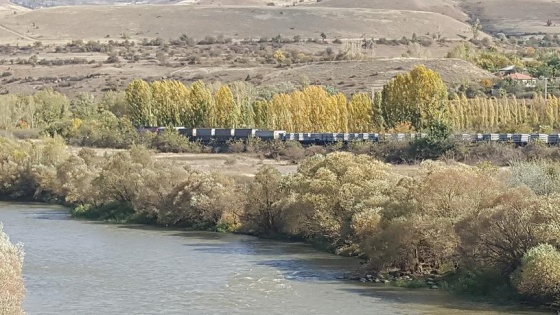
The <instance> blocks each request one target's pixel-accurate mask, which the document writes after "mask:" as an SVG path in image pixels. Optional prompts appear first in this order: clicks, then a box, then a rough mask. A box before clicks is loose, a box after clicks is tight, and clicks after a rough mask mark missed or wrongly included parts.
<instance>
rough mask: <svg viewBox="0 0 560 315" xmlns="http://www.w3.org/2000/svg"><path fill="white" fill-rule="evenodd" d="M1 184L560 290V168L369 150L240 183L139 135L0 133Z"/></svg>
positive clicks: (401, 266)
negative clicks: (381, 155) (91, 140)
mask: <svg viewBox="0 0 560 315" xmlns="http://www.w3.org/2000/svg"><path fill="white" fill-rule="evenodd" d="M0 167H2V170H3V172H2V173H1V174H0V196H2V197H11V198H15V199H38V200H49V201H57V202H61V203H65V204H67V205H70V206H73V207H74V210H73V211H72V213H73V215H75V216H79V217H86V218H91V219H102V220H111V221H118V222H140V223H150V224H161V225H169V226H177V227H193V228H199V229H214V230H225V231H238V232H243V233H250V234H256V235H263V236H270V235H275V236H284V237H289V238H295V239H300V240H306V241H309V242H312V243H315V244H321V245H322V246H324V247H325V248H328V249H330V250H332V251H334V252H336V253H338V254H344V255H354V256H361V257H364V258H366V259H367V261H368V266H369V268H370V270H372V271H377V272H384V271H388V270H400V271H401V272H403V273H409V274H413V275H418V274H440V275H442V274H447V275H449V274H452V275H454V276H453V277H455V280H450V279H453V277H449V276H448V277H446V278H444V279H445V280H447V281H448V282H447V284H446V282H442V283H441V285H447V286H448V287H449V288H451V289H454V290H457V291H461V292H465V291H466V292H472V291H477V293H478V294H481V295H486V296H490V297H493V295H494V294H498V293H499V294H509V295H508V297H510V298H522V299H526V300H528V301H532V302H535V303H541V304H547V303H554V302H557V301H558V299H559V298H560V288H559V287H558V283H560V259H558V257H560V253H559V252H558V248H559V246H560V242H559V240H560V229H559V226H560V212H559V209H558V207H556V206H555V205H557V204H558V202H560V166H558V165H557V164H550V163H544V162H532V163H529V162H524V163H519V164H514V165H513V166H512V167H511V169H510V170H507V171H503V170H499V169H496V168H493V167H491V166H489V165H488V164H483V165H481V166H479V167H469V166H465V165H462V164H453V163H451V164H444V163H441V162H425V163H423V164H422V165H421V167H420V168H419V170H418V171H417V172H415V173H414V174H412V175H408V176H405V175H402V174H399V173H397V172H395V171H394V170H393V169H392V168H391V167H389V166H388V165H387V164H385V163H382V162H380V161H377V160H375V159H373V158H371V157H368V156H366V155H354V154H351V153H344V152H335V153H330V154H327V155H321V154H319V155H315V156H313V157H310V158H307V159H305V160H304V161H303V162H302V163H301V164H300V166H299V167H298V170H297V172H296V173H294V174H290V175H287V176H283V175H281V174H280V172H279V171H278V170H276V169H275V168H273V167H270V166H265V167H263V168H262V169H261V170H260V171H259V173H258V174H257V175H256V177H255V179H254V181H253V182H252V183H250V184H249V185H248V186H244V185H238V184H236V183H235V182H234V181H233V180H232V179H230V178H228V177H225V176H222V175H219V174H212V173H204V172H200V171H195V170H192V169H189V168H184V167H180V166H178V165H175V164H172V163H168V162H163V161H161V160H157V159H154V158H153V157H152V153H151V152H150V151H147V150H145V149H143V148H142V147H133V148H132V149H131V150H129V151H122V152H117V153H113V154H106V155H104V156H98V155H96V154H95V152H94V151H92V150H91V149H82V150H81V151H79V152H78V153H71V151H69V150H68V149H67V148H66V147H65V144H64V141H63V140H62V139H60V138H55V139H44V141H42V142H39V143H37V142H35V143H32V142H21V141H12V140H8V139H5V138H0Z"/></svg>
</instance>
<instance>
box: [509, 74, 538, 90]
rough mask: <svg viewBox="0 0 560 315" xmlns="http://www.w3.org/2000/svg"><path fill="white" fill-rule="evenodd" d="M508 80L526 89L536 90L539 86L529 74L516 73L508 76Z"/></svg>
mask: <svg viewBox="0 0 560 315" xmlns="http://www.w3.org/2000/svg"><path fill="white" fill-rule="evenodd" d="M506 78H509V79H511V80H512V81H513V82H515V83H517V84H519V85H522V86H524V87H526V88H534V87H536V86H537V79H535V78H533V77H532V76H530V75H527V74H523V73H519V72H515V73H511V74H508V75H507V76H506Z"/></svg>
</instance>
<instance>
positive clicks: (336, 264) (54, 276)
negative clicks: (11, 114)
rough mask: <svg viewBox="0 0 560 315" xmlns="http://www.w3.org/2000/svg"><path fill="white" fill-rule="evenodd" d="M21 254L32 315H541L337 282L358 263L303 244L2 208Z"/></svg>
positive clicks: (53, 210)
mask: <svg viewBox="0 0 560 315" xmlns="http://www.w3.org/2000/svg"><path fill="white" fill-rule="evenodd" d="M0 221H2V222H3V223H4V230H5V232H6V233H7V234H8V235H9V236H10V238H11V240H12V241H13V242H22V243H24V247H25V252H26V256H25V267H24V277H25V284H26V288H27V298H26V301H25V309H26V311H27V312H28V314H403V315H404V314H472V313H477V314H487V315H498V314H500V315H501V314H542V313H537V312H531V311H529V310H525V311H521V310H519V309H512V308H507V307H499V308H497V307H493V306H488V305H481V304H475V303H469V302H466V301H457V300H455V299H454V298H452V297H451V296H449V295H447V294H446V293H444V292H436V291H431V290H403V289H398V288H392V287H388V286H379V285H377V286H374V285H371V284H362V283H359V282H353V281H345V280H340V278H341V276H342V275H343V274H344V272H345V271H347V270H352V268H356V267H357V265H358V262H357V261H356V260H354V259H350V258H342V257H337V256H334V255H330V254H326V253H322V252H319V251H316V250H313V249H312V248H310V247H309V246H307V245H304V244H293V243H282V242H273V241H266V240H260V239H257V238H253V237H249V236H240V235H231V234H219V233H205V232H184V231H170V230H161V229H150V228H145V227H140V226H120V225H107V224H102V223H95V222H85V221H79V220H73V219H70V218H69V217H68V215H67V212H66V211H65V210H64V209H63V208H60V207H53V206H46V205H41V204H12V203H0Z"/></svg>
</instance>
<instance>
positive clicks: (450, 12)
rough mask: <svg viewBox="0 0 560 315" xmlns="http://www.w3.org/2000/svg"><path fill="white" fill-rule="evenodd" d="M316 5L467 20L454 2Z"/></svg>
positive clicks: (332, 1) (352, 0) (333, 1)
mask: <svg viewBox="0 0 560 315" xmlns="http://www.w3.org/2000/svg"><path fill="white" fill-rule="evenodd" d="M316 5H317V6H321V7H323V6H324V7H335V8H367V9H380V10H407V11H425V12H434V13H439V14H442V15H446V16H450V17H452V18H454V19H456V20H459V21H466V20H468V16H467V15H466V14H465V12H463V11H462V10H461V8H460V7H459V5H458V4H457V1H455V0H323V1H321V2H319V3H317V4H316Z"/></svg>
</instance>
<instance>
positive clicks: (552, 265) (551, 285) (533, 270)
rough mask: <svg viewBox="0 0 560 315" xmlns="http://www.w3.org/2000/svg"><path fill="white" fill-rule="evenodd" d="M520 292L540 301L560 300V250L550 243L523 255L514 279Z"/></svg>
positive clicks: (551, 301)
mask: <svg viewBox="0 0 560 315" xmlns="http://www.w3.org/2000/svg"><path fill="white" fill-rule="evenodd" d="M514 281H515V282H516V288H517V290H518V291H519V293H521V294H523V295H525V296H527V297H529V298H530V299H533V300H536V301H538V302H540V303H553V302H560V251H558V249H557V248H555V247H554V246H552V245H550V244H541V245H538V246H536V247H533V248H531V249H530V250H529V251H528V252H527V253H526V254H525V256H523V260H522V264H521V267H520V270H519V273H518V275H517V277H516V279H515V280H514Z"/></svg>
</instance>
